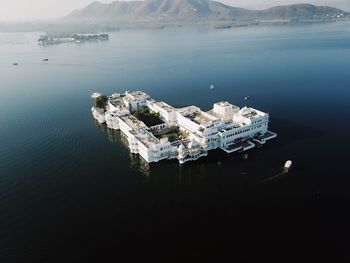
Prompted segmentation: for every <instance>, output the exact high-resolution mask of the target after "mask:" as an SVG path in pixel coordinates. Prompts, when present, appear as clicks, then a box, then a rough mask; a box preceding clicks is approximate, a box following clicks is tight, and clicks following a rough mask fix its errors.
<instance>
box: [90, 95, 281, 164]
mask: <svg viewBox="0 0 350 263" xmlns="http://www.w3.org/2000/svg"><path fill="white" fill-rule="evenodd" d="M96 94H98V93H94V95H93V98H96V96H98V95H96ZM142 109H149V110H150V111H151V112H154V113H158V114H159V116H160V118H161V119H162V121H163V122H164V123H163V124H160V125H157V126H153V127H147V126H146V125H145V124H144V123H143V122H142V121H140V120H138V119H136V118H135V117H134V116H133V115H132V113H134V112H135V111H138V110H142ZM92 113H93V116H94V118H95V119H96V120H98V121H99V122H100V123H106V124H107V126H108V128H111V129H115V130H120V131H121V132H122V133H123V134H124V135H125V136H126V138H127V140H128V143H129V148H130V151H131V152H132V153H134V154H140V155H141V156H142V157H143V159H145V160H146V161H147V162H148V163H152V162H158V161H160V160H165V159H174V158H176V159H178V160H179V162H180V163H185V162H187V161H192V160H197V159H199V158H201V157H203V156H206V155H207V154H208V151H209V150H213V149H217V148H220V149H222V150H224V151H225V152H227V153H232V152H235V151H246V150H249V149H251V148H254V147H255V146H256V145H262V144H265V143H266V141H268V140H270V139H273V138H275V137H276V136H277V135H276V134H275V133H273V132H270V131H268V123H269V115H268V114H267V113H264V112H262V111H259V110H256V109H253V108H247V107H244V108H241V109H240V108H239V107H237V106H234V105H232V104H230V103H228V102H226V101H225V102H218V103H215V104H214V106H213V109H212V110H210V111H208V112H203V111H202V110H201V109H200V108H198V107H196V106H189V107H185V108H181V109H176V108H174V107H172V106H170V105H168V104H167V103H165V102H159V101H155V100H153V99H152V98H151V97H150V96H149V95H148V94H146V93H144V92H141V91H136V92H131V93H129V92H125V93H124V94H113V95H112V96H110V97H109V98H108V103H107V106H106V109H105V110H101V109H96V108H94V107H93V108H92ZM171 127H176V128H177V129H178V130H179V131H180V132H181V134H186V136H179V137H178V138H177V139H176V140H175V141H173V142H170V141H169V140H168V138H167V137H165V136H164V137H162V135H161V133H162V131H164V132H166V131H168V130H170V129H171ZM156 135H157V137H156Z"/></svg>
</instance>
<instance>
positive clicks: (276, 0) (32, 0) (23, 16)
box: [0, 0, 350, 21]
mask: <svg viewBox="0 0 350 263" xmlns="http://www.w3.org/2000/svg"><path fill="white" fill-rule="evenodd" d="M218 1H220V2H223V3H225V4H229V5H233V6H238V7H245V8H252V9H262V8H267V7H271V6H275V5H283V4H291V3H300V2H307V3H313V4H326V5H333V6H337V5H338V4H339V3H341V4H343V5H340V7H343V8H344V6H345V5H349V8H350V0H218ZM91 2H93V0H0V21H7V20H10V21H16V20H35V19H48V18H56V17H61V16H64V15H66V14H68V13H70V12H71V11H72V10H74V9H78V8H82V7H85V6H86V5H88V4H90V3H91ZM100 2H103V3H110V2H113V1H112V0H100Z"/></svg>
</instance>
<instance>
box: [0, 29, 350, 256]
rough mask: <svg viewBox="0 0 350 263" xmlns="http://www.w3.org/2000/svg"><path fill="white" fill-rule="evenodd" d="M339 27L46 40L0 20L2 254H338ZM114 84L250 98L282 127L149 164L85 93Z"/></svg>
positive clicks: (195, 99)
mask: <svg viewBox="0 0 350 263" xmlns="http://www.w3.org/2000/svg"><path fill="white" fill-rule="evenodd" d="M349 26H350V24H349V23H332V24H321V25H309V26H281V27H278V26H275V27H266V28H264V27H248V28H235V29H229V30H207V29H165V30H145V31H136V30H135V31H120V32H116V33H112V34H111V35H110V41H108V42H96V43H85V44H62V45H53V46H48V47H39V46H38V45H37V42H36V40H37V38H38V36H39V35H40V34H41V33H40V32H39V33H0V57H1V60H0V74H1V76H0V91H1V95H0V123H1V128H0V146H1V147H0V196H1V198H0V215H1V216H0V262H20V261H21V262H24V261H23V259H25V262H63V261H62V260H83V259H86V258H89V257H91V256H92V255H93V256H96V254H98V255H99V256H97V258H101V257H102V258H103V257H104V256H106V255H109V256H113V257H115V258H117V257H118V253H121V252H130V255H133V254H138V253H145V254H147V253H151V252H150V251H152V255H155V256H159V255H165V256H168V257H169V258H172V259H174V257H176V256H178V257H181V255H186V256H188V257H190V258H194V259H195V258H198V257H200V256H203V255H206V254H211V255H218V254H220V253H223V252H226V249H230V250H232V251H233V252H232V253H233V255H232V257H233V258H234V257H235V255H236V256H238V255H240V254H241V253H243V254H245V255H246V257H247V258H249V257H254V255H252V254H251V251H250V249H251V248H252V246H256V247H257V248H258V250H255V251H258V252H259V253H261V254H266V253H267V252H266V251H269V249H270V248H271V247H270V246H273V247H275V248H278V250H279V252H274V253H281V255H282V258H283V257H286V256H285V255H289V256H290V254H289V253H288V252H289V249H290V247H288V246H284V245H285V244H294V245H295V244H297V245H298V246H299V248H298V249H297V252H299V253H301V254H303V255H305V256H306V257H307V258H310V259H311V258H313V256H314V255H315V254H314V252H316V251H318V252H317V253H318V254H317V255H318V256H320V255H321V254H322V256H329V257H330V258H331V257H332V255H333V253H334V252H336V253H337V255H338V256H339V257H341V258H348V256H349V254H348V253H347V252H346V250H345V249H344V248H345V247H346V244H347V243H346V242H343V239H344V238H345V237H346V236H347V234H348V233H349V227H348V225H347V220H348V213H347V208H346V205H347V204H348V201H349V194H348V189H349V188H348V187H349V183H350V180H349V178H348V176H347V173H348V171H347V169H345V167H346V164H347V162H348V149H349V146H350V141H349V139H348V134H349V131H350V126H349V124H348V121H347V120H348V118H349V117H348V116H349V114H350V107H349V99H350V90H349V83H350V74H349V69H350V29H349V28H350V27H349ZM44 58H49V62H43V59H44ZM14 62H18V63H19V65H18V66H13V65H12V63H14ZM211 84H213V85H215V87H216V88H215V90H214V91H210V90H209V86H210V85H211ZM125 90H130V91H132V90H143V91H145V92H147V93H149V94H150V95H151V96H152V97H153V98H155V99H157V100H164V101H166V102H168V103H169V104H171V105H173V106H176V107H181V106H186V105H192V104H193V105H197V106H200V107H201V108H203V109H204V110H209V109H210V108H211V107H212V104H213V103H215V102H217V101H220V100H228V101H230V102H232V103H233V104H236V105H238V106H244V105H246V104H247V105H248V106H252V107H256V108H257V109H260V110H263V111H266V112H269V113H270V115H271V123H270V130H272V131H274V132H276V133H277V134H278V136H279V137H278V138H277V139H275V140H274V141H271V142H269V143H268V144H267V145H265V146H264V147H262V148H260V149H254V150H252V151H249V152H248V159H247V160H245V159H243V156H242V155H240V154H231V155H227V154H226V153H224V152H221V151H219V150H218V151H215V152H212V153H210V154H209V156H208V157H207V158H203V159H201V160H199V161H197V162H192V163H188V164H185V165H182V166H180V165H178V163H177V162H176V161H163V162H160V163H157V164H152V165H150V166H148V165H147V164H145V163H144V162H143V161H142V160H140V159H139V157H137V156H134V155H132V154H130V153H129V150H128V148H127V146H126V145H125V143H124V142H123V140H122V138H121V137H120V135H119V134H118V132H113V131H109V130H106V128H104V127H101V126H100V125H98V124H96V123H95V121H94V120H93V118H92V116H91V112H90V109H91V104H92V102H91V100H90V94H91V93H92V92H94V91H97V92H101V93H104V94H107V95H109V94H111V93H114V92H123V91H125ZM247 95H249V96H250V97H251V99H250V100H249V101H245V100H244V97H245V96H247ZM288 159H291V160H293V163H294V166H293V169H292V170H291V171H290V172H289V173H287V174H283V175H282V176H279V177H277V178H276V177H275V178H274V179H272V180H270V178H271V177H274V176H275V175H276V174H279V173H281V172H282V169H283V165H284V163H285V161H286V160H288ZM281 240H283V242H281ZM247 243H248V245H247ZM282 243H283V244H282ZM310 244H311V245H310ZM324 247H326V248H327V249H328V250H322V248H324ZM254 249H256V248H255V247H254ZM101 251H104V253H103V255H101V254H102V252H101ZM320 251H321V252H320ZM304 252H305V253H304ZM284 253H286V254H284ZM294 253H296V252H295V251H294ZM323 254H324V255H323ZM293 255H299V254H298V253H296V254H293Z"/></svg>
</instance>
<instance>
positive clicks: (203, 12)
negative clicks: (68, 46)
mask: <svg viewBox="0 0 350 263" xmlns="http://www.w3.org/2000/svg"><path fill="white" fill-rule="evenodd" d="M349 16H350V15H349V13H347V12H345V11H343V10H340V9H337V8H332V7H327V6H315V5H310V4H296V5H288V6H278V7H273V8H269V9H266V10H259V11H256V10H248V9H243V8H237V7H232V6H228V5H224V4H222V3H220V2H217V1H210V0H145V1H129V2H124V1H116V2H113V3H110V4H103V3H100V2H93V3H92V4H90V5H89V6H87V7H85V8H83V9H81V10H75V11H73V12H72V13H71V14H69V15H68V16H67V17H66V18H67V19H85V20H93V19H99V20H109V19H112V20H124V21H132V20H133V21H137V20H143V21H145V20H146V21H179V22H181V21H187V22H188V21H192V22H193V21H214V20H217V21H220V20H221V21H222V20H276V19H278V20H293V21H298V20H327V19H334V18H345V17H349Z"/></svg>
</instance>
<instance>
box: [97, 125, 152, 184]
mask: <svg viewBox="0 0 350 263" xmlns="http://www.w3.org/2000/svg"><path fill="white" fill-rule="evenodd" d="M94 122H95V124H96V126H98V127H99V128H100V129H101V130H103V131H104V132H106V134H107V138H108V140H109V141H110V142H112V143H119V144H121V145H122V146H123V147H125V149H129V144H128V140H127V139H126V137H125V136H124V134H123V133H121V132H120V131H117V130H113V129H109V128H108V127H107V125H105V124H99V123H98V122H97V121H96V120H94ZM129 159H130V164H129V167H130V168H131V169H132V170H133V171H137V172H139V173H141V174H142V175H143V176H145V177H149V176H150V165H149V164H148V163H147V162H146V161H145V160H144V159H143V158H142V157H141V156H140V155H138V154H133V153H131V152H130V151H129Z"/></svg>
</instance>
